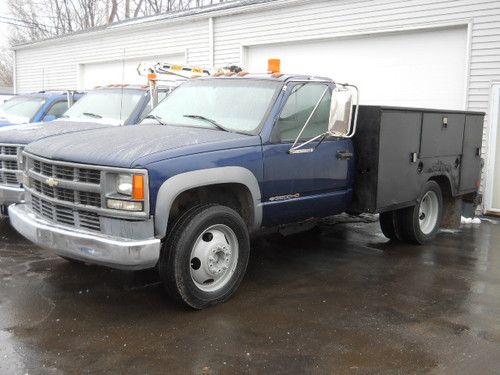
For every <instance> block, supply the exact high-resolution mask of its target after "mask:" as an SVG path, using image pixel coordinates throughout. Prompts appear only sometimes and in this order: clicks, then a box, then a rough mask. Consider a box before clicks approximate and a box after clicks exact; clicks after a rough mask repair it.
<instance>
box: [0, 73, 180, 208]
mask: <svg viewBox="0 0 500 375" xmlns="http://www.w3.org/2000/svg"><path fill="white" fill-rule="evenodd" d="M180 82H181V81H172V82H170V83H169V84H165V85H162V86H159V87H158V89H157V96H158V99H159V100H163V99H164V98H165V97H166V96H167V95H168V94H169V93H170V92H171V91H172V90H173V89H174V88H175V87H176V86H177V85H178V84H179V83H180ZM77 97H78V98H79V96H77ZM54 103H55V104H54V106H55V105H57V103H59V102H54ZM65 103H66V102H64V105H66V104H65ZM54 106H52V107H51V108H54ZM152 107H153V105H152V98H151V91H150V89H149V86H139V85H111V86H107V87H101V88H96V89H94V90H92V91H90V92H88V93H87V94H86V95H85V96H83V97H82V98H81V99H79V100H78V102H77V103H75V104H74V105H73V106H72V107H71V108H69V109H67V110H65V111H63V113H62V114H60V115H58V117H59V118H58V119H57V120H55V121H52V122H50V123H32V124H23V125H17V126H12V127H8V128H6V129H5V130H4V131H0V207H1V208H2V210H1V212H2V213H4V214H6V213H7V209H6V207H7V206H8V205H9V204H12V203H16V202H21V201H22V200H23V197H24V189H23V186H22V178H21V164H20V162H21V161H22V159H21V153H22V150H23V149H24V147H25V146H26V145H27V144H29V143H30V142H34V141H36V140H39V139H43V138H47V137H52V136H55V135H60V134H66V133H73V132H82V131H86V130H91V129H98V128H104V127H110V126H121V125H134V124H137V123H138V122H140V121H141V120H142V119H143V118H144V117H146V116H147V114H148V113H149V112H150V111H151V109H152ZM49 113H50V111H49ZM46 117H47V116H46Z"/></svg>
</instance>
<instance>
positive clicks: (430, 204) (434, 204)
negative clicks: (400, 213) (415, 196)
mask: <svg viewBox="0 0 500 375" xmlns="http://www.w3.org/2000/svg"><path fill="white" fill-rule="evenodd" d="M438 217H439V199H438V196H437V194H436V193H435V192H433V191H428V192H427V193H425V195H424V196H423V198H422V201H421V202H420V207H419V212H418V223H419V226H420V230H421V231H422V233H424V234H430V233H431V232H432V231H433V230H434V228H435V227H436V224H437V221H438Z"/></svg>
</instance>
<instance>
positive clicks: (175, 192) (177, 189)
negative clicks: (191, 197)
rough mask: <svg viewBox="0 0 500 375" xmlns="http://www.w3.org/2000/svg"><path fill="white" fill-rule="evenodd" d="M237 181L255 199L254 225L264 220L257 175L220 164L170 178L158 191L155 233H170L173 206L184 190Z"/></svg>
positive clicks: (243, 169)
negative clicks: (216, 166)
mask: <svg viewBox="0 0 500 375" xmlns="http://www.w3.org/2000/svg"><path fill="white" fill-rule="evenodd" d="M229 183H233V184H234V183H236V184H241V185H245V186H246V187H247V188H248V190H249V191H250V194H251V195H252V201H253V212H254V218H253V227H252V228H251V229H256V228H259V227H260V224H261V223H262V204H261V192H260V187H259V183H258V182H257V178H256V177H255V175H254V174H253V173H252V172H251V171H250V170H248V169H246V168H243V167H218V168H208V169H200V170H197V171H191V172H185V173H181V174H178V175H175V176H172V177H170V178H169V179H168V180H166V181H165V182H164V183H163V184H162V185H161V186H160V189H159V190H158V196H157V197H156V208H155V233H156V235H157V237H160V238H163V237H165V235H166V233H167V225H168V218H169V216H170V209H171V207H172V204H173V203H174V201H175V199H176V198H177V197H178V196H179V195H180V194H181V193H183V192H185V191H187V190H190V189H193V188H197V187H202V186H210V185H217V184H229Z"/></svg>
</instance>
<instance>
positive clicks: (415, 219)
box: [380, 181, 443, 245]
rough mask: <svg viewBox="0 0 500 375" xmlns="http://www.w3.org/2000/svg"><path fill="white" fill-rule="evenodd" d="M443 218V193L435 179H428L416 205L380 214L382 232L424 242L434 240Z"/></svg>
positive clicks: (392, 237) (402, 239)
mask: <svg viewBox="0 0 500 375" xmlns="http://www.w3.org/2000/svg"><path fill="white" fill-rule="evenodd" d="M442 218H443V195H442V192H441V188H440V187H439V185H438V184H437V183H436V182H435V181H427V183H426V184H425V185H424V187H423V189H422V192H421V194H420V197H419V199H418V203H417V204H416V205H415V206H412V207H407V208H403V209H400V210H395V211H388V212H384V213H381V214H380V228H381V229H382V233H384V235H385V236H386V237H387V238H389V239H393V240H396V239H397V240H401V241H406V242H411V243H415V244H420V245H421V244H424V243H427V242H429V241H430V240H432V239H433V238H434V237H435V236H436V234H437V232H438V231H439V227H440V226H441V221H442Z"/></svg>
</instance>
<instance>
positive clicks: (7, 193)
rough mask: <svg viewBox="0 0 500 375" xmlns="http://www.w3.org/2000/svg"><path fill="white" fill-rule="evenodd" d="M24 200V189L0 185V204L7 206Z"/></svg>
mask: <svg viewBox="0 0 500 375" xmlns="http://www.w3.org/2000/svg"><path fill="white" fill-rule="evenodd" d="M23 200H24V189H23V188H19V187H9V186H5V185H1V186H0V205H1V206H8V205H10V204H12V203H20V202H22V201H23Z"/></svg>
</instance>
